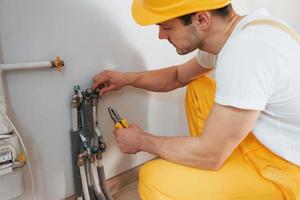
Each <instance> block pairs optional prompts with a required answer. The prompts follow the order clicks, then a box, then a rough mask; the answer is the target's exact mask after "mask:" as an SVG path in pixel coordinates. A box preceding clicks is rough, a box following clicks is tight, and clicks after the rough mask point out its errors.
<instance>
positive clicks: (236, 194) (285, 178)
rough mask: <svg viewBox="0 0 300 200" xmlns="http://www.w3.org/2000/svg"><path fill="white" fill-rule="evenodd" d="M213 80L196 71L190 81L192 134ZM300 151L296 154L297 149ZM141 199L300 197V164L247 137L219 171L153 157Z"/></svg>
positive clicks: (144, 172) (198, 128)
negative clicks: (197, 75)
mask: <svg viewBox="0 0 300 200" xmlns="http://www.w3.org/2000/svg"><path fill="white" fill-rule="evenodd" d="M215 90H216V85H215V82H214V81H213V80H212V79H210V78H208V77H200V78H198V79H196V80H194V81H192V82H191V83H190V84H189V85H188V89H187V93H186V114H187V119H188V122H189V129H190V135H191V136H198V135H199V133H201V132H202V129H203V126H204V123H205V121H206V118H207V116H208V114H209V112H210V109H211V106H212V105H213V102H214V95H215ZM299 156H300V155H299ZM139 192H140V196H141V198H142V200H202V199H203V200H217V199H218V200H229V199H230V200H238V199H241V200H243V199H245V200H282V199H287V200H300V167H297V166H296V165H294V164H291V163H289V162H287V161H285V160H283V159H282V158H280V157H278V156H276V155H275V154H273V153H272V152H270V151H269V150H268V149H267V148H266V147H264V146H263V145H261V144H260V143H259V142H258V141H257V140H256V139H255V137H254V136H253V134H251V133H250V134H249V135H248V137H247V138H246V139H245V140H244V141H243V142H242V143H241V144H240V145H239V147H238V148H236V149H235V151H234V152H233V153H232V155H231V156H230V157H229V158H228V160H227V161H226V162H225V164H224V165H223V167H222V168H221V169H220V170H218V171H209V170H200V169H195V168H191V167H187V166H182V165H177V164H174V163H171V162H168V161H166V160H163V159H156V160H152V161H150V162H148V163H146V164H145V165H143V166H142V167H141V169H140V179H139Z"/></svg>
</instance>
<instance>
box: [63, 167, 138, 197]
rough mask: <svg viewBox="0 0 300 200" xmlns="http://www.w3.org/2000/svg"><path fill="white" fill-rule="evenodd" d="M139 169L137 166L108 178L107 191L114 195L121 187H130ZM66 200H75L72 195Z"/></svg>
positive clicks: (136, 177) (136, 178)
mask: <svg viewBox="0 0 300 200" xmlns="http://www.w3.org/2000/svg"><path fill="white" fill-rule="evenodd" d="M139 169H140V166H137V167H135V168H132V169H130V170H128V171H125V172H123V173H121V174H118V175H117V176H114V177H112V178H109V179H108V180H107V181H106V184H107V187H108V190H109V191H110V194H111V195H114V194H116V193H117V192H119V191H120V190H121V189H122V188H123V187H125V186H127V185H130V184H131V183H133V182H135V181H136V180H138V176H139ZM66 200H76V197H75V195H72V196H70V197H68V198H66Z"/></svg>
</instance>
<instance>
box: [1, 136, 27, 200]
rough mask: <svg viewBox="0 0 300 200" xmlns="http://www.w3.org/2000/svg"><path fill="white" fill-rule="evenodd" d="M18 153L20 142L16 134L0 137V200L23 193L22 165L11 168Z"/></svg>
mask: <svg viewBox="0 0 300 200" xmlns="http://www.w3.org/2000/svg"><path fill="white" fill-rule="evenodd" d="M20 153H21V148H20V143H19V139H18V137H17V136H16V135H12V136H11V137H10V138H6V139H0V200H9V199H13V198H16V197H18V196H20V195H22V194H23V193H24V177H23V174H24V173H23V171H24V167H21V168H18V169H13V167H14V162H15V160H16V157H17V155H19V154H20Z"/></svg>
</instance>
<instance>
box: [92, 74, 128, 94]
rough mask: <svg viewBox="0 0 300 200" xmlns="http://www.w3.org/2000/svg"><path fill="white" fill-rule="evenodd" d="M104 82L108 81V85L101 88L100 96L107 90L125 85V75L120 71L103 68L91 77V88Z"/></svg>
mask: <svg viewBox="0 0 300 200" xmlns="http://www.w3.org/2000/svg"><path fill="white" fill-rule="evenodd" d="M105 83H108V85H107V87H104V88H102V89H101V91H100V96H102V95H103V94H105V93H107V92H109V91H114V90H120V89H121V88H122V87H124V86H125V85H126V75H125V73H122V72H116V71H110V70H104V71H102V72H100V73H98V74H96V75H95V76H94V77H93V86H92V89H93V90H94V89H95V88H97V87H100V86H101V84H105Z"/></svg>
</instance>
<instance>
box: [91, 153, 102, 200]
mask: <svg viewBox="0 0 300 200" xmlns="http://www.w3.org/2000/svg"><path fill="white" fill-rule="evenodd" d="M90 167H91V175H92V180H93V186H94V188H95V192H96V195H97V197H98V199H99V200H105V196H104V194H103V192H102V190H101V187H100V180H99V176H98V172H97V163H96V160H95V157H92V159H91V163H90Z"/></svg>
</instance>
